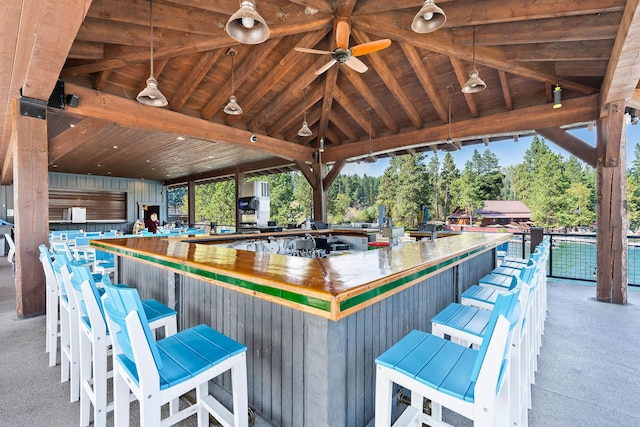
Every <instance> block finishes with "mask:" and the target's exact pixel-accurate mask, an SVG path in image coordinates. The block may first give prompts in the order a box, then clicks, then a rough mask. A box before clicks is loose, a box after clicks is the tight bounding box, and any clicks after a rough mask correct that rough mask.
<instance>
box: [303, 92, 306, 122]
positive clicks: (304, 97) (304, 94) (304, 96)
mask: <svg viewBox="0 0 640 427" xmlns="http://www.w3.org/2000/svg"><path fill="white" fill-rule="evenodd" d="M302 97H303V99H304V121H305V122H306V121H307V88H306V87H305V88H304V89H302Z"/></svg>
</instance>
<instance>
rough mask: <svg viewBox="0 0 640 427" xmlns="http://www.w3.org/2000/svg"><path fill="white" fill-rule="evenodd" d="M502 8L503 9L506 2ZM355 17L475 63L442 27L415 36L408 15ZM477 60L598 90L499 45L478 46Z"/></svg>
mask: <svg viewBox="0 0 640 427" xmlns="http://www.w3.org/2000/svg"><path fill="white" fill-rule="evenodd" d="M456 3H457V2H456ZM536 4H537V2H536ZM501 7H502V8H504V4H503V6H501ZM472 9H473V8H472ZM447 15H448V13H447ZM353 20H354V26H356V25H357V28H358V29H360V30H362V31H367V32H368V33H372V34H376V35H378V36H380V37H387V38H390V39H393V40H397V41H399V42H400V41H402V42H405V43H408V44H411V45H413V46H415V47H418V48H422V49H426V50H430V51H432V52H436V53H440V54H442V55H446V56H452V57H456V58H459V59H463V60H465V61H467V62H472V60H473V52H472V49H471V47H465V46H459V45H457V44H456V43H455V40H454V39H453V35H452V32H451V31H450V30H443V29H442V28H441V29H439V30H438V31H434V32H433V33H429V34H423V35H422V37H415V33H414V32H413V31H411V30H410V28H411V21H410V19H409V17H407V16H406V15H403V14H399V13H389V14H385V15H377V16H376V17H375V18H374V17H369V16H358V17H354V18H353ZM468 31H470V30H468ZM476 63H478V64H482V65H485V66H487V67H489V68H496V69H498V70H503V71H505V72H508V73H511V74H516V75H519V76H522V77H526V78H530V79H533V80H537V81H541V82H548V83H552V84H556V83H557V84H559V85H560V86H562V87H563V88H567V89H571V90H575V91H576V92H579V93H583V94H593V93H596V92H597V89H596V88H593V87H590V86H587V85H584V84H582V83H578V82H575V81H572V80H569V79H565V78H562V77H559V76H557V75H555V74H553V73H552V72H551V71H550V70H549V69H547V68H545V67H542V66H541V65H540V64H528V63H524V64H523V63H519V62H516V61H509V60H508V59H507V58H506V57H505V54H504V51H503V50H502V49H499V48H494V47H486V46H476Z"/></svg>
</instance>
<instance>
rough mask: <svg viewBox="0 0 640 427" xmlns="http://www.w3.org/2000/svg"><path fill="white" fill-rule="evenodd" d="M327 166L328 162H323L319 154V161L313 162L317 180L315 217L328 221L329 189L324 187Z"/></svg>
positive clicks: (317, 219)
mask: <svg viewBox="0 0 640 427" xmlns="http://www.w3.org/2000/svg"><path fill="white" fill-rule="evenodd" d="M319 154H320V153H319ZM326 168H327V165H326V163H322V159H321V158H320V156H318V161H314V162H313V175H314V176H315V181H316V186H315V187H314V188H313V219H314V220H315V221H324V222H327V191H326V190H325V188H324V176H325V172H326Z"/></svg>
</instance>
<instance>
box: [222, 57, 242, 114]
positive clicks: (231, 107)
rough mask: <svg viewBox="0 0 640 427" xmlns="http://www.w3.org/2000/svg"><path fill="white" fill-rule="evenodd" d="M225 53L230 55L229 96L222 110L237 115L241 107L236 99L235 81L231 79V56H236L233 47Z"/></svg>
mask: <svg viewBox="0 0 640 427" xmlns="http://www.w3.org/2000/svg"><path fill="white" fill-rule="evenodd" d="M227 55H229V56H230V57H231V96H230V97H229V103H228V104H227V105H225V107H224V112H225V113H227V114H230V115H232V116H238V115H240V114H242V108H240V104H238V100H237V99H236V96H235V90H236V89H235V83H234V81H233V58H234V57H235V56H236V51H235V50H233V49H229V52H227Z"/></svg>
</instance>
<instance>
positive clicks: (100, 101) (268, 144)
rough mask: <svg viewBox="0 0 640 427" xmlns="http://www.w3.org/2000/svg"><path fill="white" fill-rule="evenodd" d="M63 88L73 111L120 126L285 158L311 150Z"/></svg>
mask: <svg viewBox="0 0 640 427" xmlns="http://www.w3.org/2000/svg"><path fill="white" fill-rule="evenodd" d="M67 88H68V90H69V92H71V93H74V94H76V95H77V96H78V97H80V99H81V101H80V103H79V104H78V107H77V108H75V109H74V113H75V114H78V115H81V116H85V117H95V118H99V119H103V120H108V121H112V122H114V123H116V124H119V125H122V126H130V127H137V128H141V129H149V130H153V131H157V132H170V133H178V134H183V135H188V136H192V137H194V138H201V139H204V140H210V141H218V140H219V141H225V142H228V143H230V144H235V145H239V146H242V147H245V148H250V149H253V150H259V151H264V152H267V153H270V154H274V155H276V156H279V157H282V158H285V159H289V160H293V159H300V160H302V159H309V158H310V157H311V152H312V151H313V150H312V149H311V148H307V147H302V146H300V145H299V144H294V143H291V142H287V141H283V140H280V139H276V138H272V137H269V136H266V135H259V137H258V141H257V142H252V141H251V140H250V136H251V134H252V132H249V131H245V130H242V129H236V128H232V127H229V126H225V125H222V124H219V123H213V122H211V121H208V120H202V119H198V118H196V117H192V116H187V115H184V114H180V113H176V112H174V111H171V110H166V109H161V108H149V107H145V106H143V105H141V104H139V103H137V102H135V101H132V100H130V99H125V98H121V97H118V96H113V95H109V94H106V93H102V92H96V91H93V90H91V89H87V88H84V87H82V86H78V85H74V84H68V85H67Z"/></svg>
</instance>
